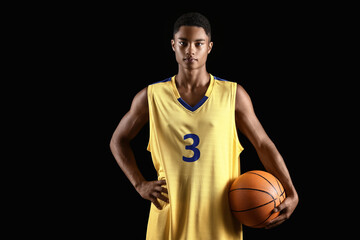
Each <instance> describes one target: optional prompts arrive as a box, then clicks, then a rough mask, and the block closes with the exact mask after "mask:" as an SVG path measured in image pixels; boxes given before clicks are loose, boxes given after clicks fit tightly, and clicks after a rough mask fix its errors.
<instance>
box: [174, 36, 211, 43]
mask: <svg viewBox="0 0 360 240" xmlns="http://www.w3.org/2000/svg"><path fill="white" fill-rule="evenodd" d="M178 39H180V40H183V41H189V40H188V39H187V38H182V37H179V38H178ZM202 41H205V39H203V38H199V39H196V40H195V42H202Z"/></svg>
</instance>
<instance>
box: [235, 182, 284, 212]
mask: <svg viewBox="0 0 360 240" xmlns="http://www.w3.org/2000/svg"><path fill="white" fill-rule="evenodd" d="M235 190H254V191H258V192H263V193H266V194H268V195H269V196H270V197H271V198H272V199H273V200H271V201H270V202H268V203H265V204H263V205H260V206H257V207H254V208H252V209H256V208H259V207H262V206H265V205H266V204H269V203H271V202H274V208H275V207H276V202H275V201H276V200H277V198H274V197H273V196H272V195H271V194H270V193H269V192H266V191H264V190H260V189H256V188H235V189H231V190H230V191H229V194H230V193H231V192H232V191H235ZM252 209H246V210H240V211H236V210H232V209H231V211H235V212H245V211H249V210H252Z"/></svg>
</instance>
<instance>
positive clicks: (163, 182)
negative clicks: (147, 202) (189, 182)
mask: <svg viewBox="0 0 360 240" xmlns="http://www.w3.org/2000/svg"><path fill="white" fill-rule="evenodd" d="M156 184H157V185H159V186H162V185H166V181H165V180H159V181H156Z"/></svg>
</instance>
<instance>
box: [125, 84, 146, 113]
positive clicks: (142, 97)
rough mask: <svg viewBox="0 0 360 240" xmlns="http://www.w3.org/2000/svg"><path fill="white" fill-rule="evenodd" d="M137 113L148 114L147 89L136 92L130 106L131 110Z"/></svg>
mask: <svg viewBox="0 0 360 240" xmlns="http://www.w3.org/2000/svg"><path fill="white" fill-rule="evenodd" d="M130 111H135V112H138V113H143V114H147V113H148V112H149V107H148V98H147V87H145V88H143V89H142V90H141V91H140V92H138V93H137V94H136V95H135V97H134V99H133V101H132V104H131V110H130Z"/></svg>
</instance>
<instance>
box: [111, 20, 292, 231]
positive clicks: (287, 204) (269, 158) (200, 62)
mask: <svg viewBox="0 0 360 240" xmlns="http://www.w3.org/2000/svg"><path fill="white" fill-rule="evenodd" d="M171 46H172V49H173V51H174V52H175V57H176V61H177V62H178V66H179V71H178V74H177V75H176V79H175V81H176V87H177V88H178V91H179V93H180V95H181V98H182V99H183V100H184V101H185V102H187V103H188V104H189V105H190V106H195V105H196V104H197V103H198V102H199V101H200V99H202V98H203V97H204V95H205V92H206V90H207V88H208V86H209V83H210V75H209V73H208V72H207V70H206V60H207V56H208V54H209V53H210V52H211V49H212V47H213V42H211V41H210V39H209V36H208V35H207V34H206V33H205V30H204V29H203V28H201V27H195V26H182V27H180V29H179V31H178V32H177V33H176V34H175V35H174V38H173V39H172V40H171ZM235 116H236V119H235V120H236V126H237V128H238V129H239V131H240V132H241V133H242V134H244V135H245V136H246V137H247V138H248V139H249V140H250V142H251V143H252V145H253V146H254V148H255V149H256V152H257V154H258V156H259V158H260V160H261V162H262V164H263V165H264V167H265V169H266V171H268V172H269V173H271V174H273V175H274V176H276V177H277V178H278V179H279V180H280V182H281V183H282V184H283V186H284V188H285V191H286V195H287V197H286V199H285V200H284V202H282V203H281V204H280V205H279V206H278V207H277V208H276V209H275V210H274V211H275V212H280V214H279V216H278V217H276V218H275V219H273V220H272V221H271V222H270V223H269V224H268V225H267V226H266V228H273V227H275V226H278V225H280V224H281V223H283V222H284V221H286V220H287V219H288V218H289V217H290V216H291V214H292V213H293V211H294V210H295V208H296V206H297V204H298V202H299V198H298V195H297V192H296V190H295V187H294V185H293V183H292V181H291V177H290V174H289V172H288V169H287V167H286V165H285V162H284V160H283V158H282V156H281V155H280V153H279V152H278V150H277V148H276V147H275V145H274V143H273V142H272V141H271V140H270V138H269V136H268V135H267V134H266V132H265V130H264V129H263V127H262V125H261V123H260V121H259V120H258V118H257V117H256V115H255V112H254V108H253V105H252V102H251V99H250V97H249V95H248V94H247V92H246V91H245V90H244V88H243V87H241V86H240V85H238V86H237V92H236V106H235ZM148 121H149V108H148V100H147V88H144V89H143V90H141V91H140V92H139V93H138V94H137V95H136V96H135V97H134V99H133V102H132V104H131V108H130V110H129V112H128V113H126V114H125V116H124V117H123V118H122V119H121V121H120V123H119V125H118V126H117V128H116V130H115V132H114V134H113V136H112V139H111V143H110V148H111V151H112V153H113V155H114V157H115V159H116V161H117V163H118V164H119V166H120V168H121V169H122V170H123V171H124V173H125V175H126V176H127V177H128V179H129V180H130V182H131V183H132V184H133V186H134V187H135V189H136V191H137V192H138V193H139V194H140V195H141V197H143V198H144V199H147V200H150V201H151V202H152V203H153V204H154V205H155V206H156V207H157V208H159V209H161V205H160V204H159V201H158V199H161V200H162V201H165V202H169V199H168V198H167V197H166V196H164V195H163V194H162V193H167V189H166V181H165V180H160V181H147V180H145V178H144V177H143V175H142V174H141V172H140V171H139V168H138V167H137V164H136V160H135V157H134V153H133V150H132V149H131V147H130V142H131V140H132V139H133V138H134V137H136V135H137V134H138V133H139V131H140V130H141V128H142V127H143V126H144V125H145V124H146V123H147V122H148Z"/></svg>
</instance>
